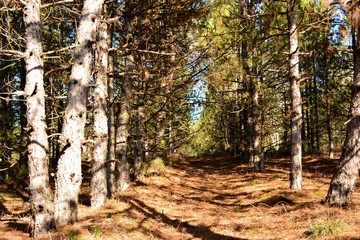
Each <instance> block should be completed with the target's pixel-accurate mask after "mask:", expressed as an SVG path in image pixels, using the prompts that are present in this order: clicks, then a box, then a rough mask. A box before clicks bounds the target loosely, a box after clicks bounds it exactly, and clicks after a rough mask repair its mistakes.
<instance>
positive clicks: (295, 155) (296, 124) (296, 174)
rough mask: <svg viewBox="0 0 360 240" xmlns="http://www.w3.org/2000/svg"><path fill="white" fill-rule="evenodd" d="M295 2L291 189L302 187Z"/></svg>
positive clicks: (291, 6) (292, 21)
mask: <svg viewBox="0 0 360 240" xmlns="http://www.w3.org/2000/svg"><path fill="white" fill-rule="evenodd" d="M294 8H295V1H293V0H288V25H289V31H290V32H289V39H290V57H289V62H290V91H291V100H292V101H291V167H290V188H291V189H301V187H302V164H301V157H302V146H301V125H302V110H301V109H302V106H301V104H302V100H301V91H300V81H299V78H300V77H299V75H300V74H299V54H298V48H299V44H298V30H297V26H296V20H295V9H294Z"/></svg>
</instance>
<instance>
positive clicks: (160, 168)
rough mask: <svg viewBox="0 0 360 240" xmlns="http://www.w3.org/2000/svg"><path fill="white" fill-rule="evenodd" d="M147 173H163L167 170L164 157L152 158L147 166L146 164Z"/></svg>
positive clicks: (147, 174)
mask: <svg viewBox="0 0 360 240" xmlns="http://www.w3.org/2000/svg"><path fill="white" fill-rule="evenodd" d="M145 167H146V169H145V175H146V176H150V175H161V174H163V173H164V171H165V163H164V160H163V159H162V158H159V157H158V158H155V159H153V160H151V161H150V162H149V163H148V165H147V166H145Z"/></svg>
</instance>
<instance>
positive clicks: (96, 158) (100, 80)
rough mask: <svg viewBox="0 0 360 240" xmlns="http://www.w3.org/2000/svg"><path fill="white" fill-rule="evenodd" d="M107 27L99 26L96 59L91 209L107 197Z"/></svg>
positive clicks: (99, 205)
mask: <svg viewBox="0 0 360 240" xmlns="http://www.w3.org/2000/svg"><path fill="white" fill-rule="evenodd" d="M107 30H108V26H107V23H106V22H105V21H103V22H102V23H100V24H99V30H98V36H99V42H98V48H97V53H98V55H97V58H96V70H97V74H96V81H95V85H96V87H95V89H94V94H93V95H94V109H93V116H94V150H93V160H92V165H91V200H90V202H91V207H101V206H103V205H104V203H105V200H106V197H107V183H106V166H105V162H106V158H107V146H108V117H107V101H108V92H107V91H108V79H107V71H108V62H109V61H108V57H109V54H108V49H109V46H108V42H107V39H108V36H107V35H108V31H107Z"/></svg>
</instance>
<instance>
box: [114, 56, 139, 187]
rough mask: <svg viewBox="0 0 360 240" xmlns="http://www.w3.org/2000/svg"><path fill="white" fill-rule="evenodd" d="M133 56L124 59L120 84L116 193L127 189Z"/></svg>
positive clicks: (128, 180) (128, 179)
mask: <svg viewBox="0 0 360 240" xmlns="http://www.w3.org/2000/svg"><path fill="white" fill-rule="evenodd" d="M134 64H135V63H134V55H133V53H129V54H128V55H127V56H126V57H125V77H124V79H123V82H122V84H121V102H120V113H119V116H118V126H117V132H116V142H117V144H116V155H117V159H118V160H119V162H118V163H117V164H116V177H117V179H116V182H117V184H116V185H117V186H116V188H117V191H124V190H126V189H127V188H128V187H129V182H130V173H129V169H130V167H129V163H128V160H127V149H128V137H129V122H130V110H131V105H130V103H131V99H132V82H131V81H132V80H133V78H132V75H131V74H132V71H133V70H134Z"/></svg>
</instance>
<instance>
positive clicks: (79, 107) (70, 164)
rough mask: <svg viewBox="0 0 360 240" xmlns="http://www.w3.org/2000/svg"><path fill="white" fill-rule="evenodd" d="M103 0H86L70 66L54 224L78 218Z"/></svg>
mask: <svg viewBox="0 0 360 240" xmlns="http://www.w3.org/2000/svg"><path fill="white" fill-rule="evenodd" d="M103 3H104V0H92V1H90V0H86V1H85V2H84V6H83V10H82V19H81V20H80V24H79V27H78V30H77V40H76V44H77V47H76V48H75V52H74V62H73V66H72V69H71V75H70V82H69V90H68V96H67V105H66V108H65V113H64V125H63V130H62V136H61V138H60V144H61V156H60V159H59V162H58V169H57V174H56V184H55V188H56V195H55V224H56V226H57V227H60V226H63V225H66V224H69V223H74V222H76V220H77V205H78V195H79V191H80V185H81V181H82V177H81V145H82V142H83V140H84V128H85V123H86V101H87V96H88V89H89V82H90V77H91V66H92V60H93V47H94V44H95V42H96V28H97V22H98V21H99V17H100V15H101V10H102V5H103Z"/></svg>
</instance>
